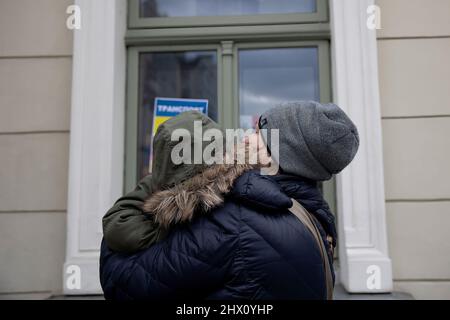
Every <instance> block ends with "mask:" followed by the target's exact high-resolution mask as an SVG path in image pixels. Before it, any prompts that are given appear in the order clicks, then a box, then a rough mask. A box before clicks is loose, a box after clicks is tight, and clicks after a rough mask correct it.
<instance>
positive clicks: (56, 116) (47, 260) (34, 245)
mask: <svg viewBox="0 0 450 320" xmlns="http://www.w3.org/2000/svg"><path fill="white" fill-rule="evenodd" d="M71 2H72V1H69V0H38V1H37V0H2V1H0V39H1V42H0V155H1V156H0V177H1V178H0V243H1V246H0V294H15V295H17V294H26V293H34V294H45V293H59V292H61V290H62V270H63V262H64V256H65V242H66V231H65V230H66V198H67V175H68V157H69V123H70V92H71V76H72V70H71V68H72V66H71V60H72V58H71V56H72V32H71V31H69V30H68V29H67V28H66V17H67V14H66V9H67V6H69V5H70V4H71Z"/></svg>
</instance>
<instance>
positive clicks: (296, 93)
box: [239, 47, 320, 128]
mask: <svg viewBox="0 0 450 320" xmlns="http://www.w3.org/2000/svg"><path fill="white" fill-rule="evenodd" d="M319 99H320V84H319V65H318V49H317V48H316V47H311V48H276V49H256V50H254V49H251V50H240V51H239V108H240V122H241V123H240V125H241V127H242V128H252V127H253V125H254V123H255V121H256V120H257V119H258V117H259V116H260V115H261V114H262V113H263V112H264V111H266V110H268V109H270V108H272V107H274V106H275V105H277V104H278V103H280V102H284V101H292V100H316V101H318V100H319Z"/></svg>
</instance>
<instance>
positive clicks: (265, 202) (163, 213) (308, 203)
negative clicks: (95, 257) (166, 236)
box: [143, 164, 337, 245]
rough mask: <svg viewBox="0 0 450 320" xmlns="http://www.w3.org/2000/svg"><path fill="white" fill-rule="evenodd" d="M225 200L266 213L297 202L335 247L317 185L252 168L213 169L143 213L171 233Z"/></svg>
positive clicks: (155, 197) (157, 196)
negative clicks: (175, 226) (294, 201)
mask: <svg viewBox="0 0 450 320" xmlns="http://www.w3.org/2000/svg"><path fill="white" fill-rule="evenodd" d="M225 197H228V198H233V199H235V200H236V201H238V202H241V203H243V204H245V205H247V206H253V207H259V208H261V209H263V210H264V212H267V211H273V212H280V211H282V210H283V209H288V208H290V207H291V206H292V200H291V198H294V199H296V200H297V201H299V202H300V203H301V204H302V205H303V206H304V207H305V208H306V209H307V210H308V211H309V212H311V213H312V214H313V215H314V216H315V217H316V218H317V219H318V220H319V222H320V223H321V225H322V227H323V228H324V230H325V232H326V233H327V234H329V235H331V236H332V237H333V242H334V245H335V241H336V238H337V233H336V226H335V220H334V216H333V214H332V213H331V212H330V209H329V207H328V204H327V203H326V201H325V200H324V199H323V196H322V194H321V193H320V190H319V188H318V187H317V186H316V183H315V182H313V181H310V180H307V179H303V178H301V177H295V176H292V175H286V174H277V175H275V176H265V175H261V174H260V172H259V170H257V169H254V167H252V166H251V165H238V164H235V165H213V166H211V167H209V168H208V169H206V170H205V171H203V172H202V173H200V174H197V175H195V176H194V177H192V178H190V179H188V180H186V181H184V182H183V183H180V184H178V185H175V186H174V187H172V188H170V189H166V190H162V191H158V192H155V193H153V194H152V195H151V196H150V197H149V198H148V199H147V200H146V201H145V202H144V205H143V209H144V211H145V212H147V213H148V214H153V215H154V218H155V221H156V222H157V223H159V224H160V225H161V226H162V227H163V228H165V229H168V228H169V227H170V226H171V225H175V224H178V223H182V222H187V221H190V220H191V219H192V218H193V217H194V216H195V215H196V214H204V213H207V212H209V211H211V210H212V209H214V208H216V207H219V206H221V205H222V204H223V203H224V201H225Z"/></svg>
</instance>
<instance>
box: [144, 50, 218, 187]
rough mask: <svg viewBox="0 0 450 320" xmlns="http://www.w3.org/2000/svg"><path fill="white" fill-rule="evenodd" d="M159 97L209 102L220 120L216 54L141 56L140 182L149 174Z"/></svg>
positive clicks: (195, 53)
mask: <svg viewBox="0 0 450 320" xmlns="http://www.w3.org/2000/svg"><path fill="white" fill-rule="evenodd" d="M156 97H164V98H187V99H208V101H209V105H208V115H209V116H210V117H211V118H212V119H214V120H217V55H216V52H215V51H192V52H158V53H142V54H141V55H140V58H139V111H138V154H137V166H138V172H137V179H138V180H139V179H140V178H142V177H144V176H146V175H147V174H148V172H149V160H150V154H151V138H152V131H153V128H152V125H153V109H154V101H155V98H156Z"/></svg>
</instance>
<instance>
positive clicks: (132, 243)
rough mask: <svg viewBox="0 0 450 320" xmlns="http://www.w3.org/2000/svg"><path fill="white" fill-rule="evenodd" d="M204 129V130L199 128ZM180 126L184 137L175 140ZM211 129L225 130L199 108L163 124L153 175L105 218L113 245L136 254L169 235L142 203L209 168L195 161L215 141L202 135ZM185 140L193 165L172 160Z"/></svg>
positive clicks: (155, 145)
mask: <svg viewBox="0 0 450 320" xmlns="http://www.w3.org/2000/svg"><path fill="white" fill-rule="evenodd" d="M200 128H201V130H200V131H201V132H200V131H199V130H198V129H200ZM176 129H181V130H180V131H178V135H179V136H180V139H179V140H178V141H172V139H171V138H172V133H173V132H174V130H176ZM209 129H213V130H219V131H220V132H222V131H221V128H220V126H219V125H218V124H217V123H216V122H214V121H213V120H211V119H210V118H208V117H207V116H205V115H203V114H201V113H199V112H197V111H187V112H184V113H182V114H180V115H178V116H176V117H173V118H172V119H169V120H167V121H166V122H164V123H163V124H161V125H160V126H159V128H158V130H157V132H156V134H155V137H154V140H153V159H152V174H151V175H148V176H146V177H144V178H143V179H142V180H141V181H140V182H139V184H138V185H137V187H136V188H135V189H134V190H133V191H132V192H130V193H128V194H126V195H125V196H123V197H121V198H120V199H119V200H117V202H116V203H115V204H114V206H113V207H112V208H111V209H110V210H109V211H108V212H107V213H106V215H105V216H104V217H103V236H104V239H105V241H106V244H107V245H108V247H109V248H111V249H112V250H114V251H118V252H123V253H133V252H136V251H139V250H142V249H145V248H148V247H149V246H151V245H152V244H154V243H155V242H157V241H159V240H161V239H163V238H164V237H165V236H166V234H167V231H168V230H167V229H165V228H162V227H161V226H160V225H158V223H157V222H156V221H155V219H154V217H153V216H152V215H151V214H149V213H146V212H144V210H143V209H142V206H143V205H144V202H145V200H146V199H148V198H149V197H150V196H151V195H152V194H153V193H155V192H157V191H160V190H164V189H167V188H170V187H172V186H174V185H177V184H179V183H182V182H183V181H185V180H187V179H189V178H191V177H193V176H194V175H196V174H198V173H200V172H202V171H203V170H204V169H205V168H206V167H207V165H206V164H205V159H203V161H202V162H201V163H199V164H194V150H198V149H199V148H201V150H202V153H203V151H204V150H205V148H206V146H208V145H209V144H210V143H211V142H209V141H204V139H202V136H201V134H202V133H204V132H205V131H206V130H209ZM216 132H218V131H216ZM184 139H186V140H184ZM181 140H182V141H187V142H188V143H189V146H190V150H191V160H192V161H191V164H189V163H182V164H175V163H174V162H173V161H172V159H171V154H172V151H173V150H174V147H175V146H176V145H177V144H179V142H180V141H181ZM218 146H220V145H218ZM221 146H222V147H223V143H222V144H221ZM216 152H222V153H223V150H219V148H217V149H216ZM183 156H184V153H183ZM211 156H212V155H211Z"/></svg>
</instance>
